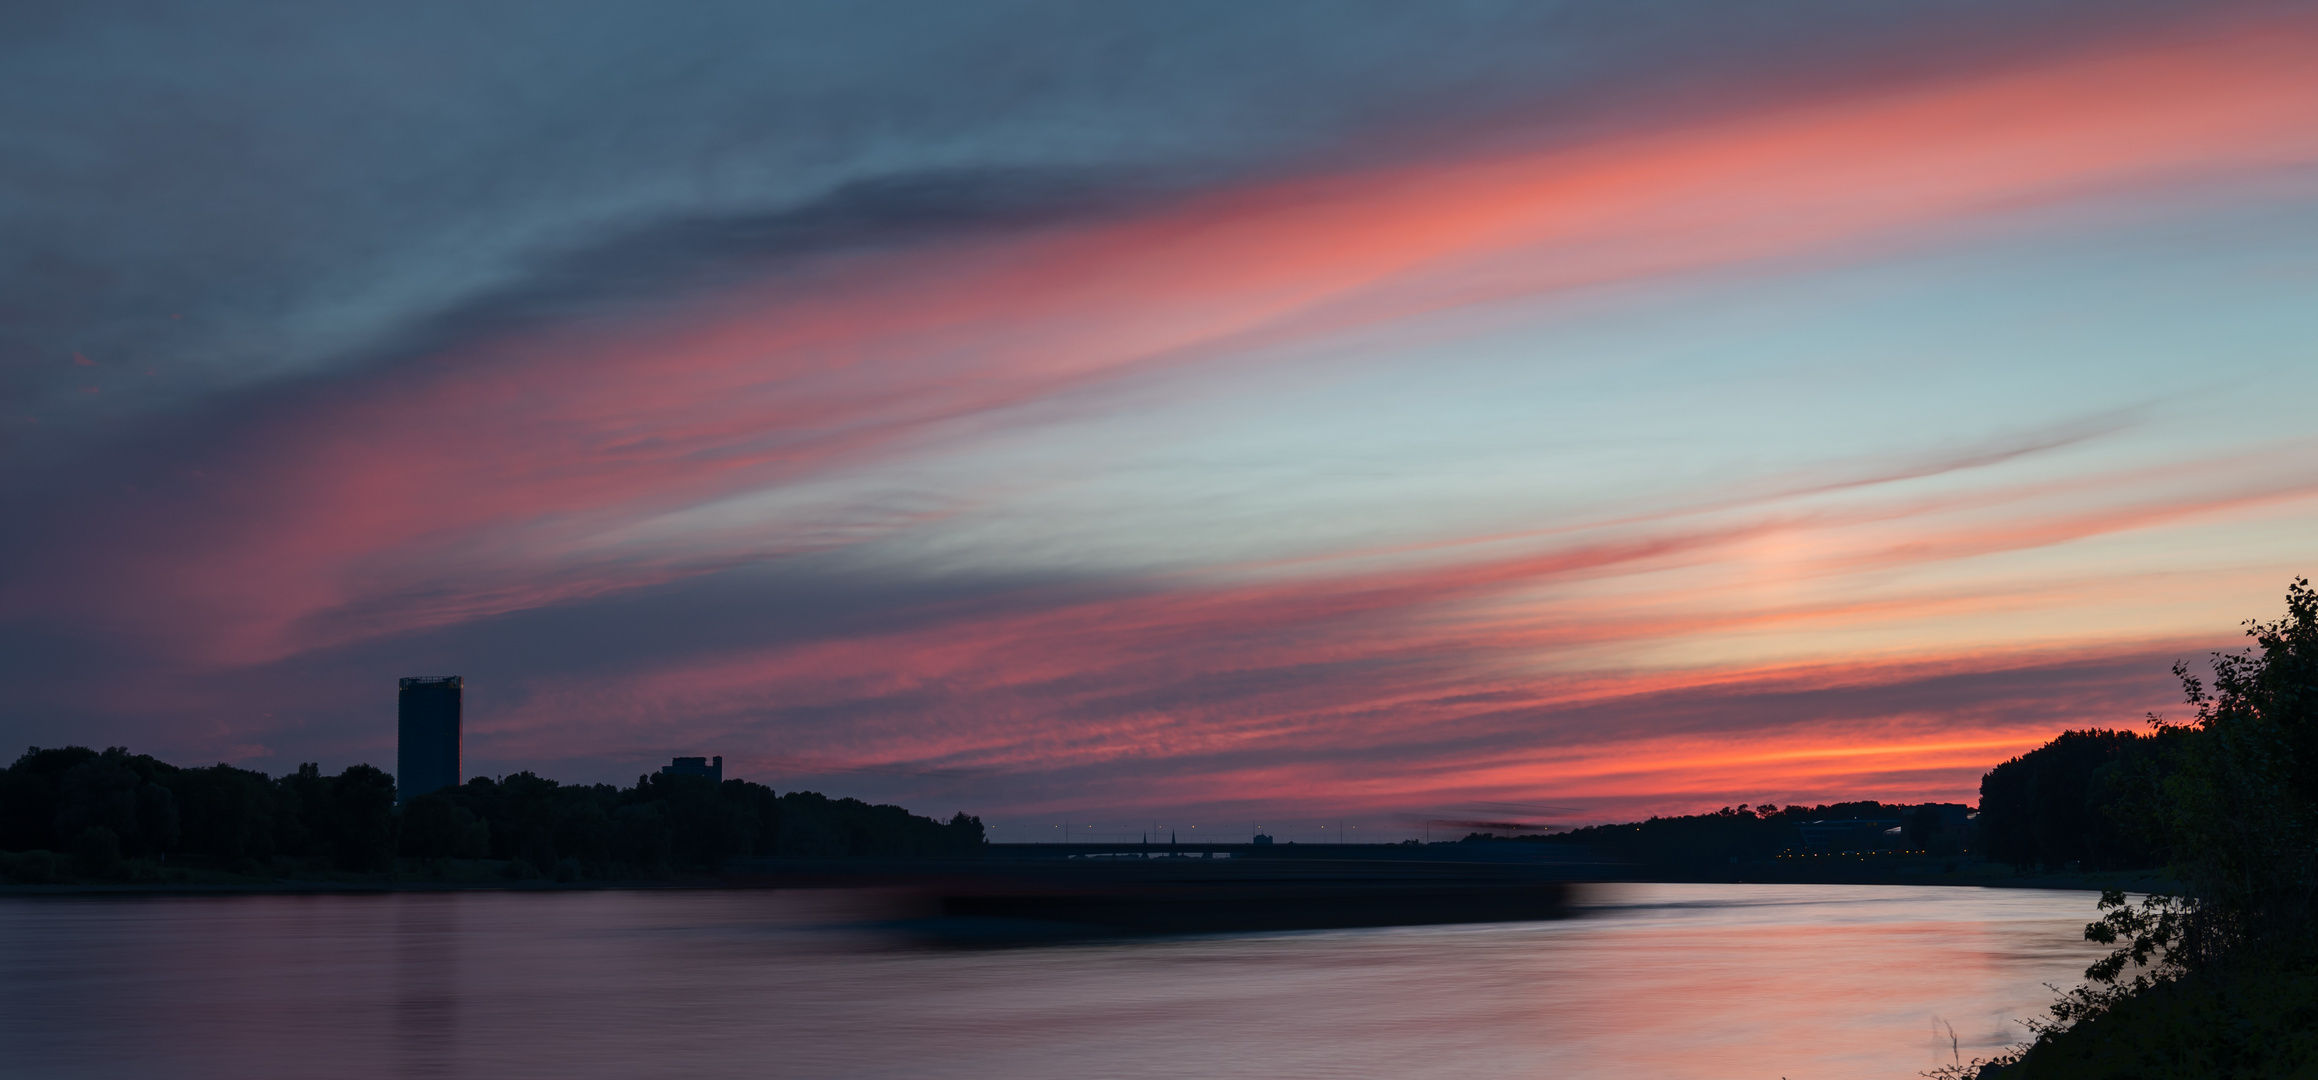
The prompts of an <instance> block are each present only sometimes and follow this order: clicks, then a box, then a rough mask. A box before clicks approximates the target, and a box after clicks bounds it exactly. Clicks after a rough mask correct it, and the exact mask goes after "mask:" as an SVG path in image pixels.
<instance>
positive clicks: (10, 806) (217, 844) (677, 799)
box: [0, 746, 983, 879]
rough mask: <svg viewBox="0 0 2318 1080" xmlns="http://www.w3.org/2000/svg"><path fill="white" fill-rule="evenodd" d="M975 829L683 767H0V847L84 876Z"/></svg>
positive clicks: (601, 864)
mask: <svg viewBox="0 0 2318 1080" xmlns="http://www.w3.org/2000/svg"><path fill="white" fill-rule="evenodd" d="M982 842H983V829H982V822H981V819H979V818H976V817H972V816H970V815H967V814H965V813H959V814H958V815H956V816H955V817H953V818H951V819H950V820H949V821H948V822H947V823H944V822H938V821H934V820H932V819H930V818H925V817H920V816H918V815H915V814H912V813H910V812H909V811H907V810H904V809H902V808H901V807H898V806H884V805H879V806H872V805H870V804H868V803H864V802H861V801H860V800H858V799H831V798H828V797H826V796H823V795H820V794H817V793H815V792H810V791H792V792H789V793H787V794H785V795H783V794H777V793H776V792H774V791H773V789H771V788H769V787H766V786H764V785H762V784H754V783H750V782H748V781H745V780H727V781H724V782H723V783H722V784H719V783H716V782H715V781H713V780H710V779H708V778H707V777H698V776H673V775H648V776H640V777H638V778H637V780H636V785H635V786H634V787H631V788H618V787H614V786H612V785H610V784H592V785H583V784H571V785H567V784H559V783H557V782H556V781H553V780H548V779H544V778H542V777H539V776H535V775H533V774H531V773H528V772H522V773H516V774H515V775H513V776H507V777H502V778H499V779H496V780H495V779H491V778H489V777H477V778H476V779H474V780H470V781H468V782H467V783H466V784H464V785H462V786H460V787H457V788H452V789H449V790H446V791H441V792H436V793H433V794H429V795H422V796H419V797H417V798H414V799H412V800H410V801H409V803H408V804H407V805H405V806H404V807H402V808H401V809H400V810H397V808H396V807H395V789H394V778H393V777H392V776H390V775H388V774H387V773H385V772H382V771H380V770H379V769H377V768H374V767H372V766H369V765H354V766H349V767H348V768H346V769H345V770H343V771H341V772H340V773H338V775H336V776H325V775H323V774H322V772H321V770H320V769H319V768H318V767H316V766H314V765H311V764H308V765H300V766H299V767H298V769H297V771H296V772H293V773H291V774H289V775H287V776H283V777H280V778H278V779H277V778H274V777H269V776H267V775H266V774H265V773H262V772H256V771H253V770H249V769H237V768H234V767H233V766H230V765H210V766H205V767H201V768H180V767H178V766H175V765H171V764H168V763H167V762H163V761H160V760H157V759H155V758H153V757H151V756H149V755H145V754H131V753H130V752H129V751H128V750H127V749H125V748H122V747H114V748H112V749H109V750H105V751H103V752H101V753H100V752H98V751H95V750H91V749H88V748H87V747H79V746H73V747H62V748H55V749H45V750H44V749H41V748H38V747H34V748H32V749H30V750H27V751H25V753H24V755H23V756H22V757H19V758H17V759H16V762H15V763H14V764H13V765H10V766H9V767H8V769H7V770H6V771H5V772H0V850H6V851H51V852H59V853H66V854H69V855H70V856H71V858H72V865H73V867H74V868H75V869H76V870H77V871H78V872H79V873H81V874H83V875H86V876H104V875H106V874H109V873H111V872H113V871H115V870H116V869H117V868H118V867H119V865H120V863H121V861H122V860H124V859H137V858H154V857H167V856H172V855H179V856H182V855H193V856H199V857H202V858H205V859H209V860H215V861H216V862H217V864H218V865H220V866H222V867H225V868H228V869H234V870H240V871H242V872H255V871H256V870H257V869H258V868H259V867H261V866H262V865H264V864H265V863H267V862H268V861H270V860H272V859H275V858H277V857H286V858H327V859H329V860H331V861H332V863H333V864H334V865H336V866H337V867H338V868H339V869H342V870H348V871H371V872H376V871H385V870H390V869H392V868H393V866H394V860H395V857H396V856H397V855H401V856H405V857H409V858H418V859H445V858H471V859H486V858H488V859H505V860H510V865H511V866H512V867H514V868H515V869H517V870H518V871H519V872H520V871H524V870H530V871H536V872H537V873H540V874H542V875H547V874H552V875H554V876H557V877H559V878H567V879H568V878H574V877H581V876H585V877H601V876H612V875H619V874H633V873H652V872H657V871H662V870H667V869H670V868H679V867H700V866H708V865H713V864H715V863H717V862H719V861H721V860H724V859H728V858H734V857H744V856H768V855H787V856H845V855H966V854H972V853H975V852H978V851H979V850H981V847H982Z"/></svg>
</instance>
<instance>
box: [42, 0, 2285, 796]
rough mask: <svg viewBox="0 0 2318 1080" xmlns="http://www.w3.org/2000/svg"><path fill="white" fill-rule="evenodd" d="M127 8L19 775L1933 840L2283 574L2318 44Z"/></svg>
mask: <svg viewBox="0 0 2318 1080" xmlns="http://www.w3.org/2000/svg"><path fill="white" fill-rule="evenodd" d="M137 11H138V12H139V13H138V14H134V15H130V14H123V13H122V12H120V11H108V12H101V13H100V12H99V11H98V10H97V9H95V8H93V7H90V6H87V5H74V4H54V5H36V4H28V5H11V6H10V7H9V9H8V11H7V13H6V14H0V147H4V148H5V149H4V150H0V177H4V180H0V360H4V362H5V367H4V369H0V370H4V376H0V380H4V381H0V455H4V456H0V497H4V499H5V506H6V507H7V513H6V520H7V524H6V526H5V528H0V673H4V674H5V675H6V677H7V678H8V681H9V690H8V692H7V693H6V695H5V696H4V698H0V740H4V741H5V745H8V746H10V747H17V748H20V747H22V746H25V745H27V744H39V745H57V744H63V743H77V744H85V745H93V746H106V745H128V746H129V747H131V748H132V749H135V750H139V751H143V752H148V753H152V754H155V755H157V756H160V757H162V758H164V759H167V760H172V761H176V762H179V763H181V764H197V763H205V762H210V761H221V760H222V761H227V762H231V763H234V764H237V765H243V766H246V767H251V768H259V769H264V770H267V771H269V772H273V773H281V772H284V771H287V770H290V769H293V768H295V767H296V765H297V764H298V763H299V762H302V761H317V762H320V763H322V764H323V766H324V767H325V768H326V769H329V770H332V771H335V770H336V769H338V768H341V767H343V766H345V765H347V764H352V763H355V762H362V761H368V762H372V763H376V764H379V765H382V766H386V767H390V768H391V767H392V765H393V759H394V693H395V679H396V678H397V677H398V676H403V675H422V674H460V675H464V676H466V678H467V687H468V689H467V728H466V743H465V747H466V749H465V752H466V761H467V771H468V772H469V773H470V774H497V773H505V772H511V771H515V770H519V769H531V770H534V771H536V772H539V773H541V774H543V775H546V776H551V777H556V778H559V779H563V780H585V781H617V782H631V781H632V780H633V778H634V777H635V776H636V775H637V774H638V773H640V772H644V771H646V770H648V769H650V768H652V767H655V766H657V765H658V764H662V763H665V761H666V760H667V758H668V757H669V756H671V755H674V754H722V755H724V757H725V759H726V775H728V776H735V775H737V776H742V777H746V778H749V779H753V780H758V781H760V782H764V783H769V784H772V785H773V786H775V787H777V788H780V789H782V790H788V789H792V788H800V787H803V788H813V789H817V790H822V791H825V792H828V793H830V794H833V795H835V794H850V795H857V796H861V797H864V798H869V799H872V800H876V801H887V800H890V801H898V802H901V803H903V804H904V805H907V806H910V807H911V808H913V809H916V810H919V811H921V812H932V813H939V814H943V815H945V816H946V815H947V814H948V813H949V812H950V811H952V810H956V809H966V810H968V811H971V812H975V813H979V814H981V815H982V816H983V817H984V819H985V820H986V821H990V822H992V823H993V824H995V825H996V826H998V829H997V831H996V833H995V834H994V838H996V839H1001V840H1011V839H1018V838H1026V837H1044V836H1047V835H1048V834H1050V833H1052V832H1054V831H1055V826H1056V825H1057V824H1058V823H1061V822H1064V821H1066V820H1068V821H1074V822H1079V823H1080V824H1079V825H1078V826H1077V827H1079V828H1085V827H1086V825H1085V823H1087V822H1099V823H1106V824H1105V825H1103V827H1105V828H1108V827H1110V824H1108V823H1121V822H1145V821H1156V822H1163V823H1166V824H1167V825H1169V826H1176V825H1178V824H1180V825H1181V826H1182V827H1184V828H1188V826H1189V825H1191V824H1201V825H1202V828H1203V830H1206V829H1216V830H1224V829H1227V828H1238V829H1240V830H1241V831H1242V832H1244V831H1245V830H1246V829H1247V828H1249V827H1251V823H1254V822H1259V821H1272V822H1289V823H1291V824H1288V825H1281V826H1277V827H1278V828H1281V829H1290V828H1294V829H1302V828H1310V829H1315V830H1316V829H1318V824H1317V823H1319V822H1322V821H1327V822H1329V823H1330V828H1331V830H1333V829H1335V828H1337V825H1336V824H1335V823H1337V822H1352V823H1356V824H1361V825H1362V827H1363V828H1364V829H1367V830H1369V831H1370V833H1371V834H1375V835H1384V834H1387V833H1392V830H1395V829H1399V830H1401V832H1400V833H1392V835H1394V836H1397V835H1402V834H1405V833H1406V832H1407V830H1408V829H1409V828H1411V827H1413V826H1412V825H1411V823H1412V822H1419V821H1421V820H1423V819H1424V818H1426V817H1439V816H1456V815H1457V814H1460V813H1465V812H1468V811H1469V810H1470V808H1472V807H1475V806H1487V805H1496V806H1500V807H1504V806H1510V807H1514V808H1516V809H1515V810H1508V811H1506V812H1507V813H1514V812H1523V813H1526V812H1530V811H1524V810H1519V809H1518V808H1524V807H1538V806H1548V805H1550V806H1555V807H1568V808H1572V810H1571V811H1569V812H1567V813H1564V814H1563V815H1562V816H1563V818H1564V819H1565V820H1571V821H1581V820H1582V821H1596V820H1610V819H1625V818H1629V817H1631V816H1634V815H1643V814H1649V813H1679V812H1689V811H1695V810H1699V809H1713V808H1715V807H1718V806H1722V805H1725V804H1729V803H1734V802H1745V803H1750V804H1752V803H1762V802H1778V803H1815V802H1822V801H1830V800H1834V799H1838V798H1881V799H1885V800H1890V801H1922V800H1927V799H1941V800H1954V801H1966V802H1969V801H1972V800H1974V799H1976V797H1977V788H1978V783H1979V778H1980V775H1981V774H1982V773H1983V772H1985V771H1986V770H1987V769H1988V768H1989V767H1990V766H1991V765H1993V764H1995V763H1996V762H1999V761H2001V760H2003V759H2005V758H2007V757H2010V756H2012V755H2014V754H2017V753H2019V752H2021V751H2023V750H2026V749H2029V748H2031V747H2033V746H2035V745H2037V744H2038V743H2041V742H2043V741H2044V740H2046V739H2048V738H2050V737H2051V736H2052V735H2054V734H2055V733H2057V732H2059V731H2060V730H2062V729H2063V728H2067V727H2081V726H2087V725H2100V726H2108V727H2132V726H2137V725H2138V724H2139V723H2140V718H2141V717H2142V715H2143V714H2144V713H2146V712H2150V711H2172V712H2174V713H2175V714H2177V715H2178V713H2179V712H2180V708H2179V706H2178V705H2177V704H2176V702H2177V700H2178V696H2179V695H2178V692H2177V689H2176V688H2175V686H2174V685H2173V683H2172V679H2171V677H2170V676H2169V675H2168V673H2167V670H2166V669H2167V667H2168V665H2169V664H2171V663H2172V662H2173V661H2174V660H2175V659H2177V658H2182V659H2194V658H2196V657H2199V656H2201V655H2203V654H2204V653H2205V652H2206V651H2208V650H2211V649H2215V648H2223V647H2231V646H2234V644H2235V643H2236V641H2237V640H2238V639H2237V637H2236V635H2237V633H2238V624H2239V623H2240V622H2241V621H2242V620H2245V619H2249V618H2256V617H2261V618H2268V617H2272V616H2274V615H2275V614H2276V613H2277V612H2278V611H2279V610H2280V604H2279V598H2280V597H2281V596H2282V594H2283V591H2284V587H2285V585H2286V583H2287V582H2288V581H2289V580H2291V579H2292V578H2293V577H2294V576H2296V575H2299V574H2308V573H2310V572H2311V571H2312V570H2313V569H2314V568H2318V558H2314V557H2313V556H2314V554H2318V423H2313V420H2312V415H2313V414H2312V402H2313V400H2318V398H2314V393H2318V299H2314V297H2318V62H2313V57H2318V5H2311V4H2306V3H2305V4H2274V5H2273V4H2180V3H2133V2H2102V3H2091V2H2073V3H2072V2H2051V3H2035V4H2023V3H2019V2H2018V0H2005V2H1993V0H1990V2H1955V3H1891V4H1861V3H1856V2H1835V0H1828V2H1811V3H1756V4H1743V5H1733V4H1718V3H1708V2H1695V3H1649V2H1639V3H1614V4H1607V3H1594V4H1578V3H1572V4H1549V3H1532V2H1520V3H1505V4H1490V3H1474V4H1452V3H1430V4H1399V3H1376V4H1359V3H1344V2H1327V3H1312V4H1289V3H1279V4H1261V5H1246V4H1198V3H1166V4H1145V5H1141V6H1127V5H1109V4H1096V5H1079V4H1063V3H1055V4H1004V3H987V4H935V3H922V4H898V5H881V4H865V3H855V2H846V3H831V4H803V3H791V4H780V5H770V4H756V3H735V4H730V5H714V4H698V5H650V4H595V3H563V2H559V3H540V4H530V5H515V4H503V3H472V2H461V3H440V4H417V3H412V4H389V5H354V6H346V7H337V6H331V5H315V4H296V5H292V4H282V5H272V6H267V5H252V4H225V5H219V4H178V5H171V4H156V5H144V6H141V7H139V8H137ZM13 754H14V750H11V751H10V753H9V755H8V756H9V757H13ZM1041 830H1045V831H1044V832H1041ZM1303 835H1310V836H1314V837H1317V836H1318V835H1321V833H1318V832H1312V833H1305V834H1303Z"/></svg>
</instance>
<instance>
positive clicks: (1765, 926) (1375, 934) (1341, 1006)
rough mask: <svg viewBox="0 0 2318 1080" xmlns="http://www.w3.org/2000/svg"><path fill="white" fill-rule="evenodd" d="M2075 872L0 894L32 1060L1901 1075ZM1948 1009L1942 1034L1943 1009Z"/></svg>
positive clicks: (10, 1028) (2058, 968)
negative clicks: (1493, 881)
mask: <svg viewBox="0 0 2318 1080" xmlns="http://www.w3.org/2000/svg"><path fill="white" fill-rule="evenodd" d="M2093 899H2094V897H2093V894H2090V893H2082V892H2051V891H2041V890H2028V889H1975V888H1938V887H1907V886H1895V887H1882V886H1770V885H1621V886H1603V887H1599V888H1598V889H1597V890H1596V891H1595V892H1594V893H1592V894H1590V900H1589V906H1588V908H1587V909H1586V914H1585V915H1584V917H1581V918H1574V919H1569V920H1564V921H1559V922H1547V923H1509V924H1490V925H1469V926H1437V927H1406V928H1393V929H1381V930H1348V931H1317V932H1307V933H1273V934H1251V935H1237V936H1225V937H1207V938H1187V939H1174V940H1147V941H1133V942H1125V943H1102V944H1078V945H1059V946H1046V947H1038V948H1014V949H991V950H959V949H930V948H924V947H919V946H914V945H911V944H909V943H907V942H905V941H901V940H897V939H894V938H891V937H889V936H885V935H882V934H879V933H876V932H872V931H867V930H862V929H858V928H848V927H847V926H846V925H844V921H845V919H846V918H847V916H848V915H849V914H850V913H851V912H852V911H855V910H857V909H858V905H859V904H860V903H861V902H863V900H864V898H863V897H860V896H857V895H854V894H844V893H831V892H824V893H815V892H771V891H674V890H671V891H602V892H548V893H506V892H454V893H399V894H386V895H367V896H365V895H314V896H230V897H191V898H189V897H123V898H52V897H36V898H28V897H14V898H5V899H0V1062H4V1063H5V1070H4V1071H5V1072H6V1073H7V1074H8V1075H9V1076H11V1077H15V1078H18V1080H28V1078H33V1077H76V1078H78V1077H149V1076H170V1077H246V1078H273V1077H310V1076H333V1077H453V1078H465V1077H474V1078H493V1080H498V1078H507V1077H532V1076H538V1077H590V1078H592V1077H623V1078H625V1077H646V1076H667V1077H687V1078H721V1077H878V1078H914V1077H941V1078H972V1077H990V1078H1001V1077H1003V1078H1009V1080H1043V1078H1055V1080H1065V1078H1067V1080H1083V1078H1091V1077H1121V1078H1139V1077H1167V1078H1183V1077H1203V1078H1204V1077H1248V1078H1266V1080H1271V1078H1283V1077H1327V1078H1344V1077H1396V1078H1397V1077H1459V1078H1464V1077H1557V1078H1589V1077H1615V1078H1618V1080H1686V1078H1692V1077H1696V1078H1713V1080H1745V1078H1752V1077H1761V1078H1765V1080H1775V1078H1779V1077H1786V1078H1789V1080H1820V1078H1825V1080H1868V1078H1876V1077H1912V1076H1915V1075H1916V1074H1917V1073H1918V1072H1919V1071H1921V1070H1924V1069H1929V1068H1933V1067H1935V1066H1938V1065H1944V1064H1947V1063H1949V1062H1950V1061H1952V1060H1955V1059H1956V1058H1958V1057H1960V1058H1963V1059H1969V1058H1971V1057H1972V1056H1974V1055H1975V1054H1981V1055H1985V1054H1988V1053H1990V1052H1992V1051H1994V1050H1995V1049H1997V1048H2000V1047H2002V1046H2004V1045H2006V1044H2008V1043H2011V1042H2014V1041H2017V1040H2018V1039H2019V1038H2020V1036H2021V1034H2022V1029H2021V1027H2020V1026H2019V1024H2018V1023H2017V1020H2018V1019H2019V1018H2023V1017H2029V1016H2035V1015H2040V1014H2041V1013H2042V1011H2043V1007H2044V1005H2045V1004H2046V1003H2047V1002H2048V1001H2050V1000H2051V997H2052V994H2051V992H2050V991H2049V990H2047V989H2046V988H2045V987H2044V985H2043V984H2045V983H2054V984H2057V985H2062V986H2066V985H2070V984H2073V983H2074V982H2076V981H2077V979H2078V978H2079V976H2080V974H2081V972H2082V970H2083V968H2084V966H2085V965H2086V964H2087V963H2089V962H2090V961H2091V960H2092V959H2093V958H2094V956H2095V955H2097V954H2096V952H2095V951H2094V950H2095V948H2096V947H2094V946H2089V945H2087V944H2085V943H2083V942H2082V941H2080V940H2078V938H2079V934H2080V931H2081V929H2082V927H2083V925H2084V924H2085V922H2086V921H2088V920H2089V919H2090V918H2091V917H2092V915H2093V914H2094V912H2093V908H2092V901H2093ZM1951 1033H1952V1036H1951Z"/></svg>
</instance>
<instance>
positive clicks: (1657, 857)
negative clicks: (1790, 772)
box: [1467, 802, 1968, 870]
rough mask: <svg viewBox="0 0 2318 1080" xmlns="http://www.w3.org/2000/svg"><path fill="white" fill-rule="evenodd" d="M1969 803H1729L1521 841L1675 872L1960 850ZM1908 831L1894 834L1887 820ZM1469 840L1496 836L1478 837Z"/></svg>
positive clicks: (1965, 841)
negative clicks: (1830, 856)
mask: <svg viewBox="0 0 2318 1080" xmlns="http://www.w3.org/2000/svg"><path fill="white" fill-rule="evenodd" d="M1966 810H1967V808H1966V807H1963V806H1961V805H1957V804H1953V803H1924V804H1920V805H1912V806H1908V805H1898V804H1889V803H1879V802H1845V803H1832V804H1823V805H1819V806H1787V807H1778V806H1773V805H1771V804H1769V803H1765V804H1763V805H1761V806H1752V807H1750V806H1726V807H1723V808H1722V809H1720V810H1717V811H1714V812H1713V813H1709V814H1685V815H1682V816H1679V817H1654V818H1651V819H1649V820H1647V821H1635V822H1627V823H1624V824H1619V825H1593V826H1588V827H1586V828H1582V829H1572V830H1570V831H1568V832H1558V833H1552V834H1549V835H1545V836H1527V837H1521V838H1519V840H1520V842H1525V843H1548V844H1578V845H1582V846H1584V847H1586V848H1588V849H1589V850H1591V851H1594V852H1596V853H1598V854H1601V855H1604V856H1607V857H1609V858H1612V859H1617V860H1619V861H1622V862H1630V863H1637V864H1642V865H1648V866H1656V867H1661V868H1665V869H1668V870H1679V869H1683V868H1703V867H1711V866H1714V865H1717V864H1722V865H1727V864H1729V863H1730V862H1733V861H1739V862H1751V861H1755V860H1759V859H1768V858H1772V857H1775V856H1778V855H1785V854H1794V853H1802V852H1810V851H1820V850H1831V849H1844V850H1879V849H1899V848H1902V847H1903V846H1905V845H1907V844H1913V845H1914V848H1915V849H1917V850H1923V849H1932V850H1940V851H1943V852H1948V851H1954V852H1960V851H1962V850H1963V848H1964V847H1965V845H1966V843H1967V841H1968V832H1967V828H1966V824H1965V822H1966V818H1965V814H1966ZM1889 822H1898V823H1902V825H1901V826H1899V827H1902V829H1903V832H1902V835H1901V836H1898V837H1894V836H1888V835H1886V834H1885V833H1886V830H1887V829H1888V828H1890V827H1894V826H1890V825H1887V824H1886V823H1889ZM1467 839H1468V840H1474V841H1479V840H1492V839H1496V838H1495V837H1490V836H1486V835H1484V834H1475V835H1474V836H1471V837H1467Z"/></svg>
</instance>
